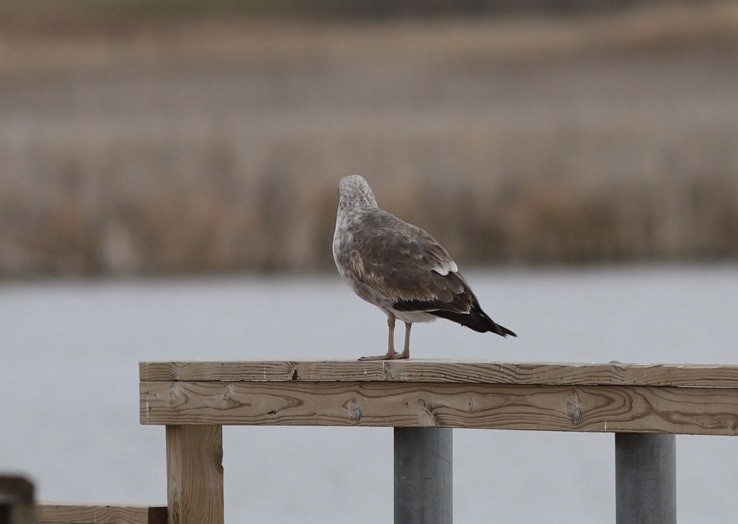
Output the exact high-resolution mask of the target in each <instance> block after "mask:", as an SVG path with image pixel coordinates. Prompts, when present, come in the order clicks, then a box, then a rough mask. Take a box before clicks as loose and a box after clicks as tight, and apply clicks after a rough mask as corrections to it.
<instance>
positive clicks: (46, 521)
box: [38, 504, 167, 524]
mask: <svg viewBox="0 0 738 524" xmlns="http://www.w3.org/2000/svg"><path fill="white" fill-rule="evenodd" d="M38 517H39V524H90V523H91V522H94V523H96V524H166V522H167V508H164V507H148V506H108V505H95V504H41V505H39V506H38Z"/></svg>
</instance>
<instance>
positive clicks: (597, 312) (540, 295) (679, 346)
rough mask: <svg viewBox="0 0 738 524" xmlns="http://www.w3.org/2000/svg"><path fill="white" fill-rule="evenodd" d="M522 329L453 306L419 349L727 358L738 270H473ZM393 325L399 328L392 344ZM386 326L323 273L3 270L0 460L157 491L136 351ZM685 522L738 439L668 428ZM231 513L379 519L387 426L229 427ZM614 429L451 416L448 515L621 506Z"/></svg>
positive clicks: (736, 325)
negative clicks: (162, 275) (18, 278)
mask: <svg viewBox="0 0 738 524" xmlns="http://www.w3.org/2000/svg"><path fill="white" fill-rule="evenodd" d="M467 276H468V279H469V280H470V282H471V283H472V286H473V287H474V289H475V291H476V293H477V295H478V296H479V298H480V301H481V303H482V306H483V307H484V309H485V310H486V311H487V312H488V313H489V314H490V316H491V317H492V318H493V319H495V320H496V321H499V322H500V323H502V324H503V325H505V326H507V327H509V328H510V329H512V330H514V331H516V332H517V333H518V335H519V338H517V339H502V338H500V337H496V336H493V335H491V334H484V335H481V334H478V333H475V332H473V331H471V330H468V329H465V328H461V327H459V326H457V325H456V324H453V323H451V322H447V321H443V320H441V321H438V322H436V323H433V324H422V325H417V326H416V327H415V328H414V329H413V340H412V342H413V344H412V356H413V357H414V358H454V359H464V360H478V359H485V360H492V361H495V360H503V361H565V362H581V361H588V362H589V361H595V362H608V361H610V360H619V361H622V362H640V363H645V362H669V363H711V364H714V363H722V364H738V350H737V349H738V348H737V345H736V341H737V340H738V266H736V265H713V266H681V267H672V266H667V267H645V268H641V267H630V268H605V269H587V270H581V269H579V270H541V271H519V270H515V271H514V270H500V271H489V272H487V271H477V272H469V273H468V274H467ZM401 333H402V329H399V330H398V333H397V335H398V343H399V342H400V340H401V338H400V337H401ZM385 344H386V322H385V317H384V316H383V315H382V313H380V312H379V310H377V309H375V308H374V307H372V306H370V305H368V304H365V303H364V302H362V301H361V300H359V299H358V298H356V297H355V296H354V295H353V294H352V293H351V292H350V291H349V289H348V288H347V287H346V286H345V285H344V284H343V283H342V282H341V281H340V279H339V278H338V277H337V276H333V275H326V276H319V277H305V278H298V277H279V278H263V277H239V278H235V277H234V278H213V279H198V280H171V279H170V280H134V281H93V282H86V281H85V282H81V281H80V282H68V281H65V282H54V281H49V282H31V283H24V282H21V283H17V282H14V283H13V282H11V283H4V284H0V352H1V353H0V354H1V355H2V362H1V364H0V471H8V470H18V471H22V472H25V473H27V474H30V475H31V476H32V478H33V479H34V480H35V481H36V482H37V485H38V490H39V491H38V496H39V498H40V499H42V500H53V501H64V502H101V503H102V502H108V503H141V504H155V505H164V504H166V479H165V457H164V429H163V428H162V427H153V426H147V427H145V426H140V425H139V423H138V362H139V361H143V360H186V359H193V360H239V359H277V360H281V359H312V358H320V359H347V358H354V357H358V356H361V355H365V354H373V353H380V352H383V351H384V350H385V349H386V347H385ZM677 457H678V458H677V475H678V502H679V522H680V524H685V523H695V524H696V523H700V524H702V523H705V522H709V523H729V522H730V523H732V522H735V515H736V514H738V497H736V496H735V493H736V489H737V488H738V438H728V437H694V436H680V437H677ZM224 468H225V500H226V519H227V521H228V522H230V523H240V522H255V523H293V522H320V523H321V524H325V523H345V522H352V523H359V524H364V523H366V524H369V523H372V524H373V523H383V522H391V521H392V494H393V485H392V482H393V479H392V430H391V429H389V428H303V427H299V428H258V427H254V428H248V427H226V428H225V429H224ZM614 485H615V471H614V445H613V436H612V435H611V434H605V435H600V434H567V433H552V432H522V431H489V430H457V431H455V432H454V514H455V522H456V523H457V524H464V523H469V524H475V523H479V522H500V523H502V522H504V523H530V522H561V523H582V524H584V523H587V524H590V523H613V522H615V506H614V504H615V502H614V491H615V487H614Z"/></svg>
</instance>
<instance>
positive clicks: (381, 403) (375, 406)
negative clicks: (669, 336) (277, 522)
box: [140, 381, 738, 435]
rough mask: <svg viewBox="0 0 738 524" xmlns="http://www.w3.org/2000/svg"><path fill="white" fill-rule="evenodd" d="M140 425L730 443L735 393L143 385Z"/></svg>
mask: <svg viewBox="0 0 738 524" xmlns="http://www.w3.org/2000/svg"><path fill="white" fill-rule="evenodd" d="M140 388H141V389H140V398H141V404H140V415H141V423H142V424H166V425H171V424H218V425H220V424H223V425H311V426H395V427H446V428H488V429H521V430H546V431H593V432H636V433H684V434H704V435H709V434H713V435H736V434H738V389H732V388H706V387H694V388H691V387H666V386H612V385H605V386H568V385H567V386H561V385H552V386H542V385H508V384H497V383H465V382H463V381H461V382H460V383H428V382H397V381H389V382H376V381H367V382H302V381H282V382H274V383H270V382H183V381H180V382H177V381H173V382H142V383H141V385H140Z"/></svg>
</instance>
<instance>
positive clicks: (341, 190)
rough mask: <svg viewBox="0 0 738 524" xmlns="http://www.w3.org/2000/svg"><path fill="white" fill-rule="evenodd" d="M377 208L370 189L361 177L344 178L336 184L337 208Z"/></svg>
mask: <svg viewBox="0 0 738 524" xmlns="http://www.w3.org/2000/svg"><path fill="white" fill-rule="evenodd" d="M367 206H369V207H377V199H376V198H374V193H372V188H371V187H369V183H368V182H367V181H366V179H365V178H364V177H363V176H360V175H351V176H345V177H343V178H342V179H341V181H340V182H339V183H338V207H339V208H343V209H347V208H356V207H367Z"/></svg>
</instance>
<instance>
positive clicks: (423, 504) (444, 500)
mask: <svg viewBox="0 0 738 524" xmlns="http://www.w3.org/2000/svg"><path fill="white" fill-rule="evenodd" d="M451 522H453V433H452V430H451V429H450V428H395V524H421V523H422V524H451Z"/></svg>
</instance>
